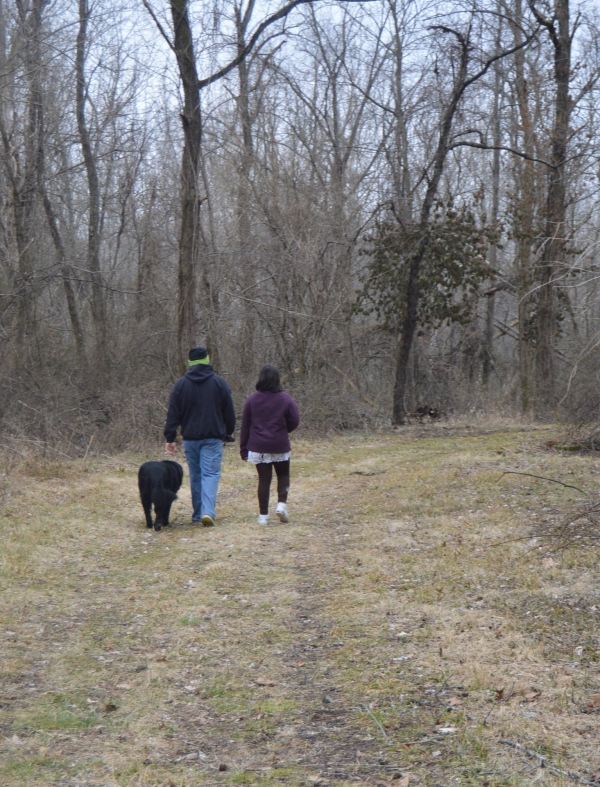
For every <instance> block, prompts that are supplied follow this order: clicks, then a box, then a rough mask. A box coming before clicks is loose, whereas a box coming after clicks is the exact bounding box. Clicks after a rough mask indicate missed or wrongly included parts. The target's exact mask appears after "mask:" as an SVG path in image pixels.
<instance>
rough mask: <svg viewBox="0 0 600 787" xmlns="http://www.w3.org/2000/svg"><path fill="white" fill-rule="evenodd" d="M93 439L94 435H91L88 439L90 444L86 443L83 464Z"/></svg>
mask: <svg viewBox="0 0 600 787" xmlns="http://www.w3.org/2000/svg"><path fill="white" fill-rule="evenodd" d="M93 439H94V435H92V436H91V437H90V442H89V443H88V446H87V448H86V449H85V455H84V457H83V461H84V462H85V460H86V459H87V455H88V453H89V450H90V448H91V447H92V441H93Z"/></svg>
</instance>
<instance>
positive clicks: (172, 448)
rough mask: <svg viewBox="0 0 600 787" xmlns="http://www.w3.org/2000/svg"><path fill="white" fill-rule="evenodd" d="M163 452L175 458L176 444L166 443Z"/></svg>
mask: <svg viewBox="0 0 600 787" xmlns="http://www.w3.org/2000/svg"><path fill="white" fill-rule="evenodd" d="M165 452H166V453H167V454H170V455H171V456H175V454H176V453H177V443H166V445H165Z"/></svg>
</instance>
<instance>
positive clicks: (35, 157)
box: [0, 0, 46, 363]
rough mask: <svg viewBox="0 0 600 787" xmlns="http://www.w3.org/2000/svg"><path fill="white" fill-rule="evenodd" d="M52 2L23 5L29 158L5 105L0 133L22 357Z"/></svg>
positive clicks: (5, 71) (31, 330)
mask: <svg viewBox="0 0 600 787" xmlns="http://www.w3.org/2000/svg"><path fill="white" fill-rule="evenodd" d="M45 4H46V0H33V3H32V5H31V7H30V8H29V10H26V8H25V7H24V6H23V5H22V4H18V5H17V10H18V14H19V25H20V31H19V32H20V36H21V38H22V41H23V44H22V57H23V69H24V72H25V74H26V77H27V79H28V81H29V96H28V106H27V122H26V125H25V141H24V146H23V147H24V156H23V158H22V159H21V158H20V157H19V154H18V152H17V150H16V147H15V144H14V140H13V139H12V136H11V132H10V131H9V129H8V127H7V118H6V116H5V113H4V108H3V102H0V133H1V135H2V152H3V160H4V166H5V170H6V173H7V177H8V183H9V188H10V202H11V203H12V213H13V223H14V233H15V241H16V252H17V266H16V269H17V276H16V281H15V294H16V298H17V324H16V342H17V347H18V351H19V353H20V358H19V359H18V363H22V362H23V356H24V355H27V354H28V353H29V351H30V350H31V347H32V339H33V337H34V334H35V328H36V326H35V321H34V310H35V288H34V281H33V279H34V276H35V255H36V244H35V234H36V233H35V229H36V221H35V218H36V217H35V212H36V205H37V172H38V167H39V156H40V134H41V113H40V99H39V90H38V89H36V84H37V82H36V73H37V70H38V69H39V68H40V62H41V54H40V46H41V29H42V13H43V8H44V5H45ZM6 54H7V53H6V51H5V42H4V40H3V41H2V67H3V68H2V83H1V84H0V89H2V90H8V89H9V87H10V71H9V68H10V67H9V66H8V63H7V61H6Z"/></svg>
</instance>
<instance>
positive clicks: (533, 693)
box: [525, 691, 542, 702]
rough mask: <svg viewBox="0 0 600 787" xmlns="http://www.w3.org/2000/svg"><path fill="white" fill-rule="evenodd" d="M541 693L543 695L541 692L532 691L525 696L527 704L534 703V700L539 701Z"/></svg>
mask: <svg viewBox="0 0 600 787" xmlns="http://www.w3.org/2000/svg"><path fill="white" fill-rule="evenodd" d="M541 693H542V692H541V691H530V692H528V693H527V694H526V695H525V699H526V700H527V702H534V700H537V699H538V697H539V696H540V695H541Z"/></svg>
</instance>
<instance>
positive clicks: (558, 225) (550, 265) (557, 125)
mask: <svg viewBox="0 0 600 787" xmlns="http://www.w3.org/2000/svg"><path fill="white" fill-rule="evenodd" d="M530 7H531V10H532V12H533V13H534V16H535V17H536V19H537V21H538V22H539V23H540V24H541V25H543V26H544V27H545V28H546V30H547V31H548V34H549V36H550V40H551V41H552V45H553V47H554V84H555V91H556V92H555V99H554V106H555V115H554V124H553V127H552V136H551V143H550V144H551V154H550V171H549V175H548V192H547V199H546V226H545V232H544V236H545V237H544V245H543V248H542V255H541V260H540V268H541V274H540V280H539V295H538V308H537V321H536V322H537V324H536V328H537V331H536V349H535V414H536V416H537V417H538V418H542V419H547V418H551V417H552V416H553V415H554V411H555V408H556V370H555V355H556V330H557V325H556V285H555V275H556V273H557V271H558V270H559V269H560V268H561V267H562V266H564V265H565V263H566V235H567V230H566V221H565V219H566V210H567V208H566V183H565V177H566V161H567V146H568V141H569V123H570V116H571V99H570V97H569V81H570V76H571V41H572V37H571V32H570V29H569V0H555V3H554V18H553V19H552V20H548V19H546V18H545V17H544V16H542V14H540V12H539V11H538V10H537V8H536V7H535V6H534V5H533V3H532V2H531V0H530Z"/></svg>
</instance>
